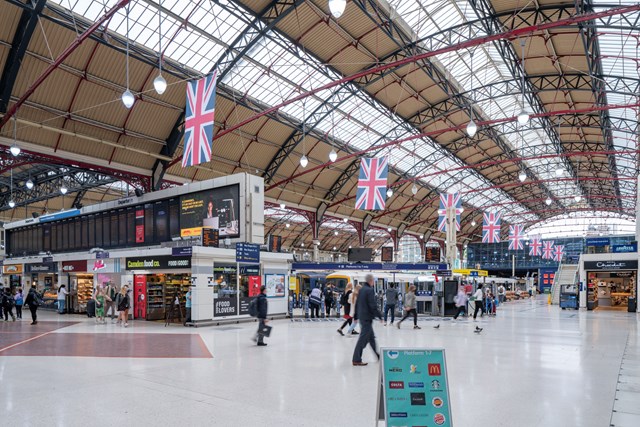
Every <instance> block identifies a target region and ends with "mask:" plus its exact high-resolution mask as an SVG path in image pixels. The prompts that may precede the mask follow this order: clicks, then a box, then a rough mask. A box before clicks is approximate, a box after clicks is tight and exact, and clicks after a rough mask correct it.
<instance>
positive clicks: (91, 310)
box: [87, 299, 96, 317]
mask: <svg viewBox="0 0 640 427" xmlns="http://www.w3.org/2000/svg"><path fill="white" fill-rule="evenodd" d="M87 316H88V317H96V302H95V301H94V300H92V299H90V300H89V301H87Z"/></svg>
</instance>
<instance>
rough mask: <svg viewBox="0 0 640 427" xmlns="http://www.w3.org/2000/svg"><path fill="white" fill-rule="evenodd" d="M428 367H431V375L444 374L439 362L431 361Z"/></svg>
mask: <svg viewBox="0 0 640 427" xmlns="http://www.w3.org/2000/svg"><path fill="white" fill-rule="evenodd" d="M428 368H429V376H432V377H437V376H440V375H442V369H441V368H440V364H439V363H429V364H428Z"/></svg>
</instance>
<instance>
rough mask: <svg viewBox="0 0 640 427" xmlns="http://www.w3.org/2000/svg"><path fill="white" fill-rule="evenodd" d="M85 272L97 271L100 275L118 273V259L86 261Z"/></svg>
mask: <svg viewBox="0 0 640 427" xmlns="http://www.w3.org/2000/svg"><path fill="white" fill-rule="evenodd" d="M86 271H99V272H100V273H120V271H121V270H120V258H111V259H108V258H107V259H96V260H91V259H90V260H88V261H87V270H86Z"/></svg>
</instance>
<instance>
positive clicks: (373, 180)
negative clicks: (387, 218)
mask: <svg viewBox="0 0 640 427" xmlns="http://www.w3.org/2000/svg"><path fill="white" fill-rule="evenodd" d="M388 175H389V163H388V161H387V158H386V157H379V158H371V159H368V158H362V160H361V161H360V175H359V176H358V190H357V192H356V209H363V210H368V211H370V210H384V206H385V201H386V198H387V193H386V192H387V176H388Z"/></svg>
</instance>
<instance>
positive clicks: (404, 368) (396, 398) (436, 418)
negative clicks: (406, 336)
mask: <svg viewBox="0 0 640 427" xmlns="http://www.w3.org/2000/svg"><path fill="white" fill-rule="evenodd" d="M380 355H381V356H382V358H381V362H382V363H381V364H380V374H379V386H378V408H377V411H376V419H378V420H384V421H385V424H386V425H387V426H401V425H402V426H444V427H449V426H452V425H453V423H452V421H451V399H450V397H449V384H448V381H447V365H446V362H445V354H444V350H442V349H426V348H415V349H409V348H402V349H399V348H381V349H380Z"/></svg>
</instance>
